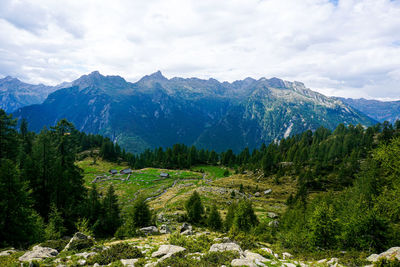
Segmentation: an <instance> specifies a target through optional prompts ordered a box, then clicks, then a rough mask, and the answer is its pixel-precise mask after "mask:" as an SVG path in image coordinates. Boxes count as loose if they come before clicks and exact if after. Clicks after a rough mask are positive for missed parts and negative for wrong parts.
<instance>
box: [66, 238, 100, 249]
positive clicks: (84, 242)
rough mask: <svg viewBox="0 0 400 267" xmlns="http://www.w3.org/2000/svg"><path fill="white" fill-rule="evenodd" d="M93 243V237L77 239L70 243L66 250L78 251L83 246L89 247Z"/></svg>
mask: <svg viewBox="0 0 400 267" xmlns="http://www.w3.org/2000/svg"><path fill="white" fill-rule="evenodd" d="M93 245H94V241H93V239H78V240H74V242H72V243H71V245H70V246H69V249H68V250H75V251H80V250H82V249H85V248H90V247H92V246H93Z"/></svg>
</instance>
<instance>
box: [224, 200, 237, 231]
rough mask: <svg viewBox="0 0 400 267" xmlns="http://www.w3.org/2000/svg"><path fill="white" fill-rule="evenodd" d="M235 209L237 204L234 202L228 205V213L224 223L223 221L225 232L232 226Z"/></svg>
mask: <svg viewBox="0 0 400 267" xmlns="http://www.w3.org/2000/svg"><path fill="white" fill-rule="evenodd" d="M236 209H237V204H236V203H235V202H234V203H232V204H231V205H229V207H228V212H227V214H226V217H225V221H224V228H225V231H229V230H230V229H231V227H232V225H233V221H234V219H235V213H236Z"/></svg>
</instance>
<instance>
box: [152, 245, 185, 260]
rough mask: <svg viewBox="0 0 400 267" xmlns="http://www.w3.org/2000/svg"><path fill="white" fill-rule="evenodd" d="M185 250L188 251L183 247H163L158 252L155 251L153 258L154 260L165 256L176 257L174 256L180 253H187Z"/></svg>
mask: <svg viewBox="0 0 400 267" xmlns="http://www.w3.org/2000/svg"><path fill="white" fill-rule="evenodd" d="M185 250H186V248H183V247H180V246H174V245H161V246H160V247H159V249H158V250H157V251H155V252H153V254H151V256H152V257H153V258H158V257H162V256H165V255H170V256H172V255H174V254H176V253H178V252H181V251H185Z"/></svg>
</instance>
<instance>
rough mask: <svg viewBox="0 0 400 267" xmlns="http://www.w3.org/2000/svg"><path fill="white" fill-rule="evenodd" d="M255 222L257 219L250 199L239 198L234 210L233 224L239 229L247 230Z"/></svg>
mask: <svg viewBox="0 0 400 267" xmlns="http://www.w3.org/2000/svg"><path fill="white" fill-rule="evenodd" d="M257 224H258V219H257V216H256V214H255V213H254V210H253V207H252V204H251V201H249V200H241V201H240V202H239V205H238V207H237V209H236V212H235V219H234V221H233V226H234V227H235V228H236V229H237V230H239V231H244V232H248V231H249V230H250V229H251V228H252V227H254V226H256V225H257Z"/></svg>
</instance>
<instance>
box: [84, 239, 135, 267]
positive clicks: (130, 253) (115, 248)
mask: <svg viewBox="0 0 400 267" xmlns="http://www.w3.org/2000/svg"><path fill="white" fill-rule="evenodd" d="M142 257H143V254H142V252H141V251H140V250H139V249H138V248H137V247H134V246H131V245H129V244H127V243H118V244H116V245H112V246H111V247H110V248H109V249H107V250H104V251H103V252H101V253H98V254H96V255H95V256H93V257H92V258H90V259H89V261H88V263H89V264H94V263H96V262H97V263H98V264H100V265H107V264H109V263H111V262H114V261H118V260H120V259H137V258H142Z"/></svg>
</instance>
